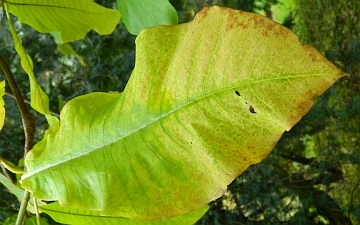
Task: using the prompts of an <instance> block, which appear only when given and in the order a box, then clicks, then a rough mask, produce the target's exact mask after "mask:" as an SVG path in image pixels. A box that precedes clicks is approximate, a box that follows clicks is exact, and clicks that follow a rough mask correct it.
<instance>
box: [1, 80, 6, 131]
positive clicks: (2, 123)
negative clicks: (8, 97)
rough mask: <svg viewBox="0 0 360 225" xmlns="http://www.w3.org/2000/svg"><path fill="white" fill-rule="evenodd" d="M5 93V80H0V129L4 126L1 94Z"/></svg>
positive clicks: (3, 108) (3, 103)
mask: <svg viewBox="0 0 360 225" xmlns="http://www.w3.org/2000/svg"><path fill="white" fill-rule="evenodd" d="M4 95H5V81H1V82H0V130H1V129H2V128H3V126H4V121H5V107H4V105H5V102H4V99H3V96H4Z"/></svg>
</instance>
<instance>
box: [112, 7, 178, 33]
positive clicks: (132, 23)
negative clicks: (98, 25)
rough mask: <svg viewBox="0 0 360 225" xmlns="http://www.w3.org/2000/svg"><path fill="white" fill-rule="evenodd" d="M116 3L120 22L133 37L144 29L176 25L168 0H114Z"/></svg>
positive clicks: (176, 18) (174, 11) (176, 19)
mask: <svg viewBox="0 0 360 225" xmlns="http://www.w3.org/2000/svg"><path fill="white" fill-rule="evenodd" d="M116 3H117V6H118V8H119V11H120V13H121V15H122V21H123V22H124V23H125V25H126V28H127V29H128V30H129V32H130V33H132V34H134V35H138V34H139V33H140V31H142V30H143V29H145V28H149V27H154V26H158V25H174V24H177V23H178V16H177V13H176V10H175V9H174V7H172V5H171V4H170V3H169V0H156V1H154V0H136V1H134V0H116Z"/></svg>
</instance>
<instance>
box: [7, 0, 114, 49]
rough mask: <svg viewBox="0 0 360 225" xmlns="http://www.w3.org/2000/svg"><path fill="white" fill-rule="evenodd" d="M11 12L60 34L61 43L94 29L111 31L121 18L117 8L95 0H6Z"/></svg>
mask: <svg viewBox="0 0 360 225" xmlns="http://www.w3.org/2000/svg"><path fill="white" fill-rule="evenodd" d="M5 5H6V7H7V10H8V12H10V13H12V14H14V15H15V16H17V17H18V18H19V20H20V21H21V22H22V23H26V24H28V25H30V26H31V27H33V28H34V29H35V30H37V31H38V32H41V33H50V32H54V33H58V35H59V39H58V40H57V43H58V44H62V43H67V42H71V41H76V40H79V39H82V38H84V37H85V35H86V34H87V33H88V32H89V31H90V30H94V31H96V32H97V33H99V34H101V35H103V34H104V35H106V34H110V33H112V32H113V30H114V29H115V26H116V24H117V23H118V21H119V19H120V14H119V12H118V11H117V10H114V9H108V8H105V7H102V6H100V5H98V4H96V3H94V2H93V1H92V0H76V1H72V0H6V1H5Z"/></svg>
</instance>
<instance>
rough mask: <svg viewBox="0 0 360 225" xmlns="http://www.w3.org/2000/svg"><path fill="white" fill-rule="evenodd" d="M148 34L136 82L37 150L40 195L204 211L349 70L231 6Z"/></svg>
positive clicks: (70, 121)
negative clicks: (204, 208) (317, 98)
mask: <svg viewBox="0 0 360 225" xmlns="http://www.w3.org/2000/svg"><path fill="white" fill-rule="evenodd" d="M136 44H137V50H136V65H135V68H134V71H133V74H132V75H131V78H130V80H129V82H128V84H127V86H126V88H125V90H124V92H123V93H122V94H105V93H93V94H89V95H85V96H81V97H78V98H75V99H73V100H71V101H70V102H68V103H67V104H66V105H65V106H64V108H63V110H62V112H61V121H60V123H59V124H57V125H54V126H53V127H52V128H51V129H50V130H48V131H47V133H46V134H45V137H44V139H43V140H42V141H41V142H40V143H38V144H37V145H36V146H35V147H34V149H33V150H32V151H30V152H29V153H28V154H27V156H26V159H25V165H26V166H27V169H28V170H27V172H26V173H24V174H23V176H22V186H23V187H24V188H26V189H28V190H30V191H31V192H32V193H33V194H34V196H35V197H37V198H39V199H45V200H58V201H59V204H60V205H62V206H67V207H71V208H78V209H82V210H96V211H99V212H100V213H101V215H112V216H122V217H126V218H130V219H134V220H149V221H150V220H159V219H163V218H170V217H174V216H177V215H181V214H184V213H187V212H191V211H193V210H196V209H199V208H201V207H203V206H204V205H206V204H207V203H209V202H210V201H212V200H214V199H216V198H218V197H220V196H221V195H222V194H223V193H224V192H225V190H226V188H227V185H228V184H229V183H230V182H232V181H233V180H234V179H235V178H236V177H237V176H239V175H240V174H241V173H242V172H243V171H244V170H245V169H246V168H247V167H249V166H250V165H252V164H255V163H258V162H260V161H261V160H262V159H264V158H265V157H266V156H267V155H268V154H269V153H270V151H271V150H272V149H273V147H274V146H275V144H276V142H277V141H278V140H279V138H280V137H281V135H282V133H283V132H284V131H286V130H290V128H291V127H292V126H294V124H295V123H297V122H298V121H299V120H300V119H301V117H302V116H303V115H304V114H305V113H306V112H308V110H309V109H310V108H311V106H312V105H313V103H314V98H315V97H316V96H319V95H320V94H322V93H323V92H324V91H325V90H326V89H328V88H329V87H330V86H331V85H332V84H333V83H334V82H335V81H336V80H337V79H339V78H340V77H342V76H344V75H345V73H343V72H341V71H340V70H338V69H337V68H336V67H335V66H334V65H333V64H331V63H330V62H329V61H327V60H326V59H325V58H324V57H323V56H322V55H321V54H320V53H319V52H317V51H316V50H315V49H314V48H312V47H311V46H308V45H302V44H301V43H300V42H299V40H298V38H297V37H296V35H295V34H293V33H292V32H291V31H290V30H288V29H287V28H285V27H283V26H281V25H279V24H277V23H276V22H273V21H272V20H270V19H268V18H266V17H263V16H260V15H256V14H253V13H247V12H242V11H236V10H232V9H227V8H222V7H211V8H205V9H203V10H202V11H201V12H200V13H199V14H198V15H197V16H196V18H195V20H194V21H193V22H191V23H188V24H182V25H177V26H159V27H155V28H151V29H147V30H144V31H143V32H141V34H140V35H139V36H138V38H137V40H136Z"/></svg>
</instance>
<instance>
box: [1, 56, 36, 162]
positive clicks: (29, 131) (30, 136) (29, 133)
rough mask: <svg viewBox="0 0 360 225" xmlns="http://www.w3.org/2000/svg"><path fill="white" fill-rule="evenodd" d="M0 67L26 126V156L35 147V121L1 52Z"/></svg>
mask: <svg viewBox="0 0 360 225" xmlns="http://www.w3.org/2000/svg"><path fill="white" fill-rule="evenodd" d="M0 67H1V69H2V70H3V72H4V74H5V77H6V80H7V81H8V83H9V85H10V88H11V90H12V92H13V94H14V97H15V100H16V103H17V105H18V108H19V111H20V114H21V118H22V122H23V126H24V132H25V147H24V157H25V155H26V154H27V153H28V151H30V149H31V148H32V147H33V144H34V133H35V122H34V119H33V118H32V115H31V114H30V112H29V110H28V108H27V107H26V104H25V101H24V98H23V96H22V94H21V91H20V89H19V87H18V85H17V83H16V81H15V79H14V76H13V74H12V72H11V70H10V68H9V65H8V63H7V62H6V60H5V59H4V58H3V56H2V55H1V54H0Z"/></svg>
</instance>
